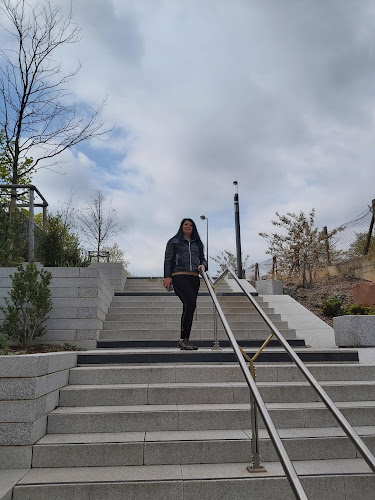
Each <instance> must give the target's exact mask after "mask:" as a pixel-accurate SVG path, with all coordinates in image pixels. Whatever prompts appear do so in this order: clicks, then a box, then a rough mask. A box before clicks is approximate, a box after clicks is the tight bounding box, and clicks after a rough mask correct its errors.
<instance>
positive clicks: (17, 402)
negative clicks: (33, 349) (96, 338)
mask: <svg viewBox="0 0 375 500" xmlns="http://www.w3.org/2000/svg"><path fill="white" fill-rule="evenodd" d="M76 363H77V353H75V352H62V353H49V354H26V355H20V356H0V469H28V468H30V467H31V457H32V445H33V444H34V443H35V442H36V441H38V440H39V439H40V438H41V437H42V436H44V435H45V433H46V430H47V415H48V413H49V412H50V411H52V410H53V409H54V408H56V407H57V405H58V401H59V389H60V388H61V387H64V386H65V385H67V384H68V377H69V369H70V368H73V367H74V366H76Z"/></svg>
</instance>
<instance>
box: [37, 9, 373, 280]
mask: <svg viewBox="0 0 375 500" xmlns="http://www.w3.org/2000/svg"><path fill="white" fill-rule="evenodd" d="M74 12H75V15H76V19H77V22H78V23H79V24H80V25H82V27H83V30H84V37H83V39H82V41H81V42H80V44H79V45H77V46H76V47H75V48H74V56H76V57H78V58H80V59H82V61H83V63H84V67H83V70H82V71H81V73H80V74H79V75H78V77H77V78H76V79H75V80H74V82H73V83H74V87H73V89H74V91H75V92H76V95H77V96H78V98H79V99H80V100H81V101H82V102H83V103H90V104H92V103H93V102H96V101H98V100H100V98H101V97H103V96H104V95H106V94H108V105H107V108H106V110H105V117H106V118H107V119H109V120H110V121H116V122H117V123H118V131H117V133H116V134H115V135H114V136H113V138H112V140H111V141H109V142H108V143H105V144H97V143H94V144H93V145H92V148H91V149H90V148H88V149H85V153H86V154H87V155H88V156H89V157H90V159H91V160H92V161H93V162H94V164H95V167H94V168H89V169H88V168H86V167H83V166H82V161H78V160H77V158H78V156H77V152H75V156H74V158H75V160H71V161H73V163H74V165H75V167H74V168H73V167H72V169H71V170H69V172H70V173H69V174H67V175H66V176H65V179H66V180H67V181H66V184H68V181H69V179H72V181H74V183H75V184H77V185H79V186H82V188H80V189H82V197H84V195H86V193H87V192H88V191H89V190H90V189H94V188H95V187H103V188H104V189H105V190H106V192H107V193H108V194H112V197H113V201H114V204H115V205H116V206H117V207H118V208H119V210H120V211H121V214H122V216H123V218H124V221H125V224H126V225H127V230H126V232H125V233H124V235H123V236H121V237H120V238H119V243H120V244H122V245H123V247H124V249H125V250H126V252H127V253H128V257H129V258H130V260H131V261H132V266H131V268H132V270H133V272H136V273H139V274H147V273H148V274H155V273H159V272H161V261H162V259H163V252H164V244H165V240H166V239H167V238H168V237H170V235H171V234H173V233H174V232H175V230H176V226H177V225H178V222H179V220H180V218H182V217H184V216H190V217H194V218H195V219H198V221H199V215H201V214H202V213H205V214H206V215H207V216H208V217H209V223H210V228H211V231H210V233H211V238H212V241H211V243H210V246H211V251H212V252H213V253H214V252H216V253H219V252H220V251H221V250H223V249H224V248H228V249H232V250H233V249H234V231H233V198H232V182H233V180H238V181H239V186H240V202H241V220H242V225H243V230H242V237H243V250H244V253H250V254H251V256H252V257H253V258H254V260H262V259H265V258H267V256H266V255H265V249H266V248H265V244H264V242H263V240H261V238H259V237H258V236H257V233H258V232H259V231H270V230H272V226H271V222H270V221H271V219H272V218H273V216H274V213H275V211H276V210H278V211H279V212H281V213H284V212H286V211H295V212H298V211H299V210H304V211H309V210H310V209H311V208H312V207H315V208H316V210H317V220H318V222H319V224H321V225H328V226H329V227H334V226H337V225H339V224H341V223H343V222H345V220H349V219H350V218H351V217H352V215H355V214H356V213H359V212H361V211H362V210H363V209H364V208H365V207H366V205H367V204H368V203H369V202H370V201H371V198H372V197H373V186H374V183H375V169H374V168H373V164H374V160H375V158H374V157H375V153H374V148H373V142H374V135H375V127H374V109H375V29H374V28H375V9H374V8H373V2H371V1H370V0H368V1H367V0H347V1H345V2H343V1H341V0H330V1H329V2H327V1H325V0H324V1H323V0H314V1H313V2H311V1H302V0H288V1H284V2H280V1H279V0H262V1H260V0H251V1H249V0H234V1H232V2H226V1H224V0H219V1H217V0H207V1H205V2H194V1H193V2H191V1H187V0H186V1H185V0H183V1H180V2H176V1H175V0H158V1H151V0H137V1H133V2H131V1H126V2H121V1H116V0H95V1H89V0H75V2H74ZM69 49H70V50H71V48H69ZM66 54H67V58H66V60H67V61H69V60H70V58H71V54H72V53H71V52H69V50H68V49H67V52H66ZM68 54H69V55H68ZM39 175H40V177H39V179H40V182H41V183H43V182H44V181H43V179H47V177H48V176H49V174H48V175H47V173H45V174H43V172H41V173H40V174H39ZM86 175H89V176H90V178H89V183H88V185H87V183H86V184H85V176H86ZM43 176H44V177H43ZM69 176H71V177H69ZM48 179H51V177H48ZM64 183H65V181H64ZM54 184H55V183H53V182H52V183H51V181H49V187H47V185H46V187H45V189H46V190H49V197H50V198H51V197H52V198H53V197H54V193H55V190H56V186H55V185H54ZM60 199H61V197H60ZM199 224H200V226H199V227H200V228H201V231H202V232H203V234H204V231H205V224H204V223H200V222H199Z"/></svg>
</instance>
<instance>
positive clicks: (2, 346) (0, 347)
mask: <svg viewBox="0 0 375 500" xmlns="http://www.w3.org/2000/svg"><path fill="white" fill-rule="evenodd" d="M8 346H9V339H8V338H7V337H6V336H5V335H3V334H1V333H0V354H1V353H2V351H6V350H7V349H8Z"/></svg>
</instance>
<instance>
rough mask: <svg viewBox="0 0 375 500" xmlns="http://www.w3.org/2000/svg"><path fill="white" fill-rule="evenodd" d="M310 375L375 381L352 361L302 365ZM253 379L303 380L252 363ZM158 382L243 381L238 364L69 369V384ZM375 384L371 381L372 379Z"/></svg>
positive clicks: (284, 369) (283, 367) (282, 368)
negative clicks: (254, 373) (254, 374)
mask: <svg viewBox="0 0 375 500" xmlns="http://www.w3.org/2000/svg"><path fill="white" fill-rule="evenodd" d="M306 366H307V368H308V369H309V371H310V372H311V373H312V375H313V376H314V377H315V378H316V379H317V380H318V381H320V382H323V381H337V382H339V381H361V380H363V381H365V380H366V381H375V365H359V364H355V363H350V364H349V363H340V364H336V365H332V364H330V363H321V364H306ZM255 367H256V368H255V370H256V377H257V382H305V380H306V379H305V378H304V376H303V375H302V373H301V372H300V371H299V369H298V368H297V367H296V366H295V365H293V364H286V363H284V364H277V363H274V364H265V363H264V364H263V363H262V364H256V365H255ZM150 380H151V381H157V382H158V383H174V382H177V383H211V382H243V381H244V376H243V373H242V371H241V369H240V367H239V366H238V364H228V365H221V364H210V365H206V364H204V365H202V364H201V365H199V364H194V365H191V364H183V363H181V364H177V365H163V366H158V365H151V366H147V365H143V366H142V365H141V366H124V365H123V366H121V365H120V366H84V367H83V366H81V367H76V368H72V369H71V370H70V375H69V384H71V385H75V384H78V385H87V384H95V385H102V384H145V383H150ZM374 383H375V382H374Z"/></svg>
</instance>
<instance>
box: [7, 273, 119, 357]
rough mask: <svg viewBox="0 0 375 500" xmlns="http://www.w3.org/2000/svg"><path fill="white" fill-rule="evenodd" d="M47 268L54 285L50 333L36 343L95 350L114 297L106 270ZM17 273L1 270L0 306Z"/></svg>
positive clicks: (52, 286) (49, 321)
mask: <svg viewBox="0 0 375 500" xmlns="http://www.w3.org/2000/svg"><path fill="white" fill-rule="evenodd" d="M108 265H109V264H103V265H102V266H108ZM118 266H120V267H121V268H122V269H123V267H122V265H121V264H118V265H117V268H116V271H118V272H121V270H120V269H119V267H118ZM45 269H46V270H48V271H50V272H51V273H52V275H53V278H52V282H51V285H50V289H51V294H52V301H53V308H52V310H51V311H50V313H49V319H48V320H47V322H46V326H47V333H46V334H45V335H43V336H42V337H39V338H37V339H36V340H35V341H36V342H37V343H48V344H64V343H65V342H69V343H71V344H74V345H76V346H78V347H83V348H85V349H94V348H95V347H96V340H97V339H98V338H99V333H100V331H101V329H102V327H103V322H104V320H105V318H106V315H107V313H108V309H109V306H110V304H111V301H112V298H113V295H114V289H113V287H112V286H111V283H110V282H109V281H108V279H107V278H106V276H105V274H104V269H103V267H97V266H89V267H46V268H45ZM114 269H115V268H113V269H112V272H113V270H114ZM15 271H16V269H15V268H6V267H3V268H0V306H5V298H6V297H7V296H8V292H9V291H10V290H11V286H12V281H11V278H10V277H9V275H12V274H13V273H14V272H15ZM123 274H125V273H124V271H123ZM3 318H4V314H3V313H2V312H1V311H0V322H1V321H2V320H3Z"/></svg>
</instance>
